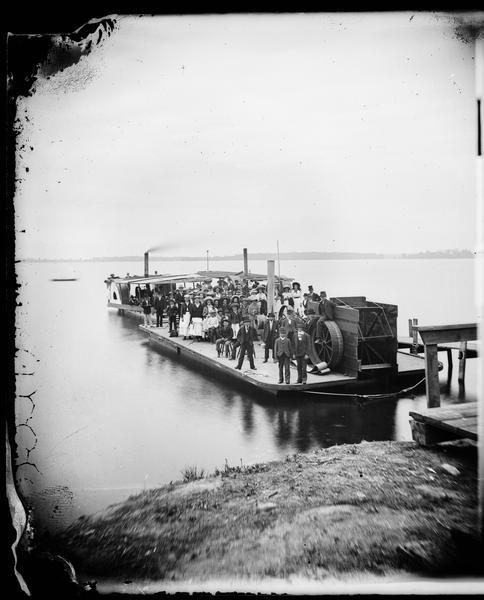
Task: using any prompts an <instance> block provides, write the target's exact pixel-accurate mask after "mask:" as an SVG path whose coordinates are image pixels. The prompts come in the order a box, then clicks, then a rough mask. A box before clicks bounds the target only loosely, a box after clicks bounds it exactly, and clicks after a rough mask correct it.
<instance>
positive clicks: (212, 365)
mask: <svg viewBox="0 0 484 600" xmlns="http://www.w3.org/2000/svg"><path fill="white" fill-rule="evenodd" d="M139 327H140V329H141V330H142V331H144V332H145V333H147V334H148V336H149V340H150V342H153V343H154V344H156V345H157V346H159V347H160V348H162V349H163V350H165V351H168V352H170V353H173V354H175V355H176V356H177V357H180V358H185V359H186V360H188V361H189V362H191V363H192V364H194V366H198V367H199V368H200V367H201V368H204V369H209V371H210V373H211V374H213V375H215V376H218V377H220V378H225V379H231V380H232V381H236V382H238V383H240V384H243V385H245V386H249V387H251V388H252V389H257V390H259V391H263V392H267V393H269V394H272V395H278V394H281V393H288V392H300V391H322V390H331V389H334V388H341V387H342V386H346V385H348V384H354V383H356V382H357V381H358V376H357V375H347V374H344V373H342V372H337V371H331V372H329V373H326V374H318V373H310V372H308V373H307V383H306V384H298V383H295V381H294V380H295V379H296V378H297V373H296V370H295V369H293V368H291V377H292V378H293V381H292V382H291V383H290V384H286V383H283V384H280V383H278V380H279V369H278V365H277V364H276V363H274V362H273V360H272V352H271V353H270V358H269V360H268V362H267V363H264V362H263V358H264V348H263V346H262V345H261V342H256V343H255V358H254V363H255V366H256V370H252V369H250V368H249V363H248V360H247V358H245V359H244V363H243V365H242V370H241V371H239V370H237V369H235V365H236V364H237V361H231V360H229V359H228V358H225V357H220V358H218V357H217V352H216V350H215V345H214V344H210V343H208V342H205V341H201V342H198V341H194V340H190V339H187V340H184V339H183V338H182V337H170V336H169V331H168V328H167V327H166V326H165V327H146V326H145V325H140V326H139ZM397 367H398V372H397V376H401V377H405V376H407V377H408V376H414V377H419V376H420V377H423V375H424V373H425V362H424V360H423V358H422V357H419V356H413V355H411V354H409V353H406V352H398V353H397Z"/></svg>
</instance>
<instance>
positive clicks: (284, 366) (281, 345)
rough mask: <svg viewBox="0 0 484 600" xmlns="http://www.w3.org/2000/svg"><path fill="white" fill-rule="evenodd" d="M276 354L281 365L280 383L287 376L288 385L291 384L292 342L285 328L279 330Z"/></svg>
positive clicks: (275, 348)
mask: <svg viewBox="0 0 484 600" xmlns="http://www.w3.org/2000/svg"><path fill="white" fill-rule="evenodd" d="M274 352H275V354H276V358H277V361H278V363H279V383H282V380H283V376H285V379H286V383H291V373H290V360H291V356H292V346H291V341H290V340H289V338H288V337H287V336H286V329H285V327H281V328H280V329H279V337H278V338H277V339H276V341H275V342H274Z"/></svg>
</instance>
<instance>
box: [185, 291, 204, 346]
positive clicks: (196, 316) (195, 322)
mask: <svg viewBox="0 0 484 600" xmlns="http://www.w3.org/2000/svg"><path fill="white" fill-rule="evenodd" d="M188 333H189V335H190V334H191V335H193V337H194V338H196V339H197V340H198V341H199V342H201V341H202V339H203V304H202V302H201V296H196V298H195V302H194V303H193V304H192V305H191V306H190V327H189V328H188Z"/></svg>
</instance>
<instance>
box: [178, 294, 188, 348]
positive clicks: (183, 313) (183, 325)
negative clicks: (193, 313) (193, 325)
mask: <svg viewBox="0 0 484 600" xmlns="http://www.w3.org/2000/svg"><path fill="white" fill-rule="evenodd" d="M189 326H190V296H189V295H188V294H185V296H184V298H183V302H182V304H181V306H180V326H179V332H180V335H182V336H183V339H184V340H186V339H187V337H188V335H189V334H188V328H189Z"/></svg>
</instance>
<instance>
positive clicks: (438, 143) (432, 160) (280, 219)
mask: <svg viewBox="0 0 484 600" xmlns="http://www.w3.org/2000/svg"><path fill="white" fill-rule="evenodd" d="M411 17H412V13H386V14H365V13H358V14H340V15H339V14H306V15H294V14H288V15H228V16H193V17H192V16H178V17H171V16H170V17H161V16H160V17H141V18H140V17H121V18H120V19H119V21H118V28H117V29H116V31H115V32H114V33H113V34H112V35H111V37H109V38H107V39H106V40H105V41H104V43H103V44H101V46H100V47H99V48H96V49H95V50H94V51H93V52H92V53H91V54H90V55H88V56H86V57H83V58H82V59H81V60H80V62H79V63H78V64H77V65H75V66H73V67H70V68H68V69H66V70H65V71H64V72H63V73H58V74H57V75H55V76H53V77H52V78H51V79H50V80H43V81H39V82H38V84H37V85H36V92H35V94H34V95H33V96H32V97H29V98H27V99H22V100H21V101H20V102H19V111H20V114H21V115H28V119H29V121H28V122H27V121H25V122H24V129H23V132H22V134H21V135H20V137H19V145H21V144H22V143H25V144H27V146H32V147H33V148H34V149H33V151H30V150H28V151H27V152H26V153H23V154H22V156H20V154H19V155H18V175H19V176H20V177H21V178H22V181H21V182H20V184H19V186H18V192H17V196H16V199H15V209H16V214H17V229H18V230H20V229H26V233H25V234H19V235H18V236H17V240H18V244H17V248H18V256H19V258H26V257H37V258H57V257H58V258H62V257H64V258H77V257H79V258H90V257H93V256H115V255H128V254H129V255H141V254H142V253H143V252H144V251H145V250H146V249H148V248H149V247H152V246H157V245H159V244H164V245H165V249H164V250H160V251H159V252H157V254H160V255H167V256H175V255H205V252H206V250H207V249H209V251H210V254H211V255H220V254H232V253H238V252H240V251H241V249H242V248H243V247H248V248H249V252H260V251H269V252H272V251H275V249H276V242H277V240H279V244H280V250H281V252H286V251H369V252H384V253H385V252H389V253H391V252H412V251H419V250H427V249H429V250H434V249H441V248H454V247H456V248H465V247H467V248H473V247H474V244H475V239H474V238H475V218H476V215H475V212H476V211H475V145H476V134H475V128H476V123H475V113H476V109H475V98H474V62H473V53H474V46H473V44H466V43H463V42H462V41H460V40H459V39H457V37H456V36H455V34H454V28H453V22H452V20H451V19H450V18H448V17H446V16H445V15H435V14H427V13H417V14H415V15H414V16H413V18H411ZM25 111H26V112H25ZM26 167H28V172H27V171H26Z"/></svg>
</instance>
